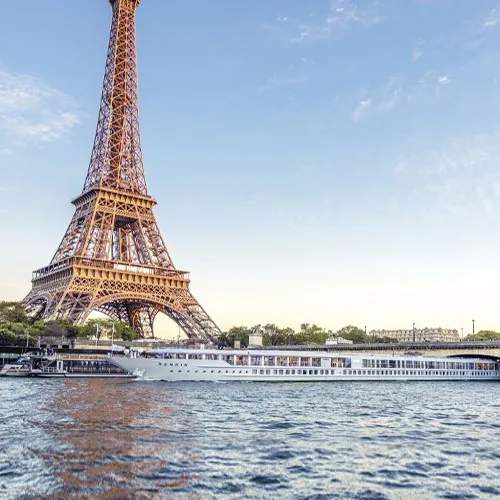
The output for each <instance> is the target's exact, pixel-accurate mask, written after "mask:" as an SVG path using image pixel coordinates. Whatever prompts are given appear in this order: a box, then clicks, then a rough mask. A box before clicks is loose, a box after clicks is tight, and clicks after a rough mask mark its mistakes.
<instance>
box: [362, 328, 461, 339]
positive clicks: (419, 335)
mask: <svg viewBox="0 0 500 500" xmlns="http://www.w3.org/2000/svg"><path fill="white" fill-rule="evenodd" d="M370 336H371V337H380V338H382V337H390V338H392V339H397V341H398V342H413V329H412V328H410V329H408V330H372V331H371V332H370ZM459 340H460V336H459V335H458V330H456V329H454V330H452V329H450V328H427V327H425V328H415V342H458V341H459Z"/></svg>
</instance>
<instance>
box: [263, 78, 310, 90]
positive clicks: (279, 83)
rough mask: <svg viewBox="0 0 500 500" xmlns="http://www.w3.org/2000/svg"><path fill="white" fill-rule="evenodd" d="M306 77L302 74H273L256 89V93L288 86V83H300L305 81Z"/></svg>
mask: <svg viewBox="0 0 500 500" xmlns="http://www.w3.org/2000/svg"><path fill="white" fill-rule="evenodd" d="M305 81H306V79H305V77H302V76H288V77H276V76H273V77H271V78H269V79H268V81H267V82H266V83H265V84H264V85H262V86H260V87H259V88H258V89H257V93H258V94H265V93H266V92H270V91H271V90H275V89H279V88H281V87H289V86H290V85H301V84H302V83H305Z"/></svg>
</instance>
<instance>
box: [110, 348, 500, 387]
mask: <svg viewBox="0 0 500 500" xmlns="http://www.w3.org/2000/svg"><path fill="white" fill-rule="evenodd" d="M111 362H112V363H114V364H116V365H117V366H119V367H121V368H123V369H124V370H127V371H129V372H130V373H132V374H133V375H135V376H136V377H139V378H144V379H154V380H166V381H247V382H259V381H260V382H313V381H317V382H340V381H351V382H352V381H371V380H376V381H383V380H387V381H391V380H394V381H411V380H415V381H417V380H419V381H431V380H433V381H439V380H449V381H454V380H461V381H463V380H478V381H491V380H498V381H500V363H499V362H498V360H494V359H483V358H454V357H453V358H446V357H431V356H419V355H415V354H408V355H379V354H344V353H338V352H337V353H335V352H322V351H318V352H312V351H301V350H237V349H232V350H217V349H192V348H191V349H189V348H186V349H179V348H170V349H153V350H150V351H146V352H145V353H144V354H143V356H135V353H133V355H131V356H123V357H121V356H116V357H113V358H111Z"/></svg>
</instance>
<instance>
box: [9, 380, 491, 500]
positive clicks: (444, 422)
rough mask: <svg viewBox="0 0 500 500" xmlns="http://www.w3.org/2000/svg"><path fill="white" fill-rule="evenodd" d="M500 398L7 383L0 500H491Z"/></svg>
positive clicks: (376, 388)
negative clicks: (245, 499)
mask: <svg viewBox="0 0 500 500" xmlns="http://www.w3.org/2000/svg"><path fill="white" fill-rule="evenodd" d="M499 396H500V384H488V383H474V382H470V383H465V382H464V383H462V382H457V383H454V384H445V383H428V384H419V383H411V382H409V383H404V384H403V383H402V384H387V383H385V384H384V383H377V382H374V383H370V384H362V383H352V384H351V383H342V384H335V383H330V384H328V383H325V384H321V383H315V384H307V383H298V384H283V385H281V384H251V383H249V384H238V383H224V384H210V383H185V384H183V383H180V384H165V383H159V382H153V381H149V382H137V381H129V380H22V379H20V380H11V379H4V380H1V381H0V397H1V400H2V405H0V442H1V444H2V453H0V499H4V498H5V499H17V498H34V497H36V498H50V499H53V498H55V499H58V498H102V499H105V498H106V499H107V498H131V499H132V498H133V499H146V498H147V499H149V498H152V499H153V498H174V497H175V498H187V499H203V500H205V499H212V498H214V499H221V498H223V499H225V498H227V499H239V498H248V499H267V498H269V499H275V498H280V499H281V498H283V499H294V500H295V499H297V500H298V499H304V500H306V499H308V500H327V499H328V500H330V499H337V498H338V499H353V500H354V499H356V500H377V499H384V500H385V499H404V500H406V499H409V500H411V499H421V498H443V499H454V498H456V499H458V498H460V499H465V498H475V499H476V498H478V499H487V498H492V497H494V496H499V495H500V486H499V484H500V483H499V482H498V473H499V471H500V465H499V464H498V462H499V459H500V451H499V450H500V418H499V415H500V405H499V404H498V401H500V397H499ZM491 402H493V403H491Z"/></svg>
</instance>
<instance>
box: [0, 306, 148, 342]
mask: <svg viewBox="0 0 500 500" xmlns="http://www.w3.org/2000/svg"><path fill="white" fill-rule="evenodd" d="M113 331H114V334H113V335H114V338H115V339H117V340H118V339H121V340H134V339H136V338H137V337H138V336H137V334H136V332H135V331H134V330H133V329H132V328H130V326H129V325H128V324H127V323H123V322H121V321H113V320H112V319H108V318H95V319H90V320H88V321H87V322H86V323H85V325H83V326H77V325H73V324H71V323H70V322H69V321H66V320H57V321H48V322H47V321H43V320H40V319H33V318H30V317H29V316H28V315H27V314H26V308H25V305H24V304H23V303H22V302H5V301H4V302H0V346H2V345H3V346H26V345H28V346H30V347H36V346H38V340H39V339H40V337H67V338H69V339H75V338H90V337H97V338H101V337H102V338H106V337H111V335H112V332H113Z"/></svg>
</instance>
